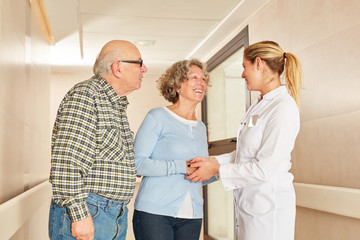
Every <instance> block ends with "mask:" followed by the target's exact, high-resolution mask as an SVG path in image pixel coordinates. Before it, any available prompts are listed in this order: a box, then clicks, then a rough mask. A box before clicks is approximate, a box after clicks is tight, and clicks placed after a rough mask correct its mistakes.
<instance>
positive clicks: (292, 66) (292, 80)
mask: <svg viewBox="0 0 360 240" xmlns="http://www.w3.org/2000/svg"><path fill="white" fill-rule="evenodd" d="M284 55H285V56H286V60H285V80H286V81H285V82H286V87H287V89H288V90H289V93H290V95H291V96H292V97H293V98H294V100H295V102H296V104H297V105H298V107H300V89H301V86H302V70H301V64H300V61H299V60H298V59H297V57H295V55H294V54H292V53H288V52H287V53H284Z"/></svg>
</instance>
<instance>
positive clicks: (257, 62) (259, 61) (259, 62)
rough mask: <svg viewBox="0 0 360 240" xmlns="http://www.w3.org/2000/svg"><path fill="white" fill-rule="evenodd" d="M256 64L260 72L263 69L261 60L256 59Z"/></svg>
mask: <svg viewBox="0 0 360 240" xmlns="http://www.w3.org/2000/svg"><path fill="white" fill-rule="evenodd" d="M255 64H256V69H257V70H260V69H261V67H262V64H263V62H262V60H261V58H259V57H256V58H255Z"/></svg>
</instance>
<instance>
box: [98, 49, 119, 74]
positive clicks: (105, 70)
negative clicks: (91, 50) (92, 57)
mask: <svg viewBox="0 0 360 240" xmlns="http://www.w3.org/2000/svg"><path fill="white" fill-rule="evenodd" d="M117 58H118V57H117V56H116V53H114V52H108V53H105V54H104V55H102V56H100V55H98V56H97V58H96V61H95V63H94V66H93V72H94V74H95V76H96V77H103V76H104V75H106V74H109V73H111V65H112V63H113V62H115V61H117V60H118V59H117Z"/></svg>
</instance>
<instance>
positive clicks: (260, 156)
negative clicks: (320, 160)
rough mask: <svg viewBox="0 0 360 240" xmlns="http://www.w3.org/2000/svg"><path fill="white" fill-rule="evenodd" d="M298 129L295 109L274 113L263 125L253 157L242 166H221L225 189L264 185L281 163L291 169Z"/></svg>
mask: <svg viewBox="0 0 360 240" xmlns="http://www.w3.org/2000/svg"><path fill="white" fill-rule="evenodd" d="M299 127H300V121H299V112H298V109H297V107H292V106H291V105H284V106H281V108H279V109H278V110H277V111H274V114H273V115H272V116H271V117H270V118H269V120H268V122H267V124H266V126H265V129H264V133H263V138H262V142H261V146H260V148H259V150H258V151H257V152H256V153H255V154H254V158H253V159H251V160H250V161H247V162H245V163H235V164H231V163H225V164H222V165H220V169H219V173H220V174H219V175H220V179H221V180H222V183H223V185H224V188H225V189H226V190H232V189H236V188H240V187H245V186H247V185H255V184H260V183H264V182H267V181H269V179H270V178H271V177H272V176H273V175H274V174H275V172H276V171H278V170H279V168H281V166H283V165H282V164H283V163H285V164H286V166H289V167H288V168H290V166H291V163H290V161H289V160H290V158H291V151H292V149H293V147H294V143H295V139H296V136H297V134H298V131H299ZM240 147H241V146H240ZM287 170H288V169H287Z"/></svg>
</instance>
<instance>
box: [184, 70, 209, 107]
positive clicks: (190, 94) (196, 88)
mask: <svg viewBox="0 0 360 240" xmlns="http://www.w3.org/2000/svg"><path fill="white" fill-rule="evenodd" d="M206 87H207V84H206V82H205V75H204V72H203V71H202V70H201V68H199V67H198V66H195V65H191V66H190V73H189V76H188V79H187V80H184V81H183V82H182V83H181V88H180V93H179V97H180V100H181V99H186V100H189V101H191V102H195V103H196V104H197V103H199V102H201V101H202V100H203V97H204V95H205V91H206Z"/></svg>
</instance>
